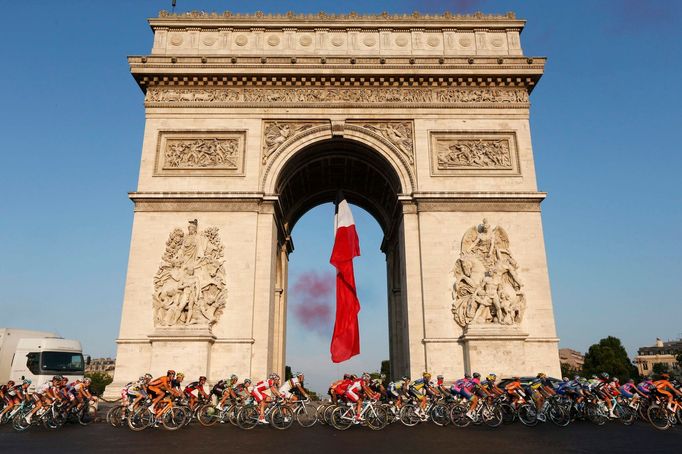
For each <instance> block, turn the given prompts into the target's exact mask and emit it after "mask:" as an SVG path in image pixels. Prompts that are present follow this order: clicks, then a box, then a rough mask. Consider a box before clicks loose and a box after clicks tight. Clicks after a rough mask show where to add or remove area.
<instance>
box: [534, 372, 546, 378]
mask: <svg viewBox="0 0 682 454" xmlns="http://www.w3.org/2000/svg"><path fill="white" fill-rule="evenodd" d="M536 378H547V374H545V373H544V372H540V373H539V374H538V375H537V377H536Z"/></svg>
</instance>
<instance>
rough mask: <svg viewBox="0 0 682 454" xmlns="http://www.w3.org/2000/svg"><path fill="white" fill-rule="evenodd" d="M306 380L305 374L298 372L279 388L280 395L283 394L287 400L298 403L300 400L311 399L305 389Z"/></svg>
mask: <svg viewBox="0 0 682 454" xmlns="http://www.w3.org/2000/svg"><path fill="white" fill-rule="evenodd" d="M304 379H305V376H304V375H303V372H296V373H295V374H294V375H293V376H292V377H291V378H290V379H289V380H287V381H286V382H284V384H283V385H282V386H281V387H280V388H279V392H280V394H282V395H283V396H284V397H285V398H286V399H289V400H292V401H297V400H298V399H304V400H307V399H310V396H308V393H307V392H306V390H305V388H304V387H303V380H304Z"/></svg>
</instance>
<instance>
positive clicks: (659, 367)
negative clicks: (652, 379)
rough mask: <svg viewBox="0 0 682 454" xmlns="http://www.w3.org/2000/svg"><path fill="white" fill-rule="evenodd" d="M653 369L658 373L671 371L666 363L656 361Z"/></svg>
mask: <svg viewBox="0 0 682 454" xmlns="http://www.w3.org/2000/svg"><path fill="white" fill-rule="evenodd" d="M651 371H652V372H653V373H654V374H656V375H661V374H667V373H669V372H670V368H669V367H668V365H667V364H666V363H654V366H653V367H652V368H651Z"/></svg>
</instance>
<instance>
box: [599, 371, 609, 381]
mask: <svg viewBox="0 0 682 454" xmlns="http://www.w3.org/2000/svg"><path fill="white" fill-rule="evenodd" d="M601 378H603V379H604V380H608V379H609V374H608V373H606V372H602V373H601Z"/></svg>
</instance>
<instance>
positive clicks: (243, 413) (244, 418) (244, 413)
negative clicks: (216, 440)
mask: <svg viewBox="0 0 682 454" xmlns="http://www.w3.org/2000/svg"><path fill="white" fill-rule="evenodd" d="M256 424H258V409H257V408H256V407H255V406H254V405H247V406H246V407H242V409H241V410H239V412H238V413H237V425H238V426H239V428H240V429H244V430H250V429H253V428H254V427H256Z"/></svg>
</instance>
